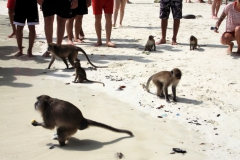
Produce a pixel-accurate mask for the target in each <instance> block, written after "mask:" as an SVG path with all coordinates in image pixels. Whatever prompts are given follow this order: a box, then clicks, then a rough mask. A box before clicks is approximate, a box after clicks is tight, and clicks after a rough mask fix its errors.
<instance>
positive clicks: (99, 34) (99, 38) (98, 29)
mask: <svg viewBox="0 0 240 160" xmlns="http://www.w3.org/2000/svg"><path fill="white" fill-rule="evenodd" d="M101 20H102V15H101V14H100V15H95V30H96V34H97V43H96V44H95V47H98V46H101V45H102V25H101ZM111 25H112V24H111Z"/></svg>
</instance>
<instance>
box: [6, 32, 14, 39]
mask: <svg viewBox="0 0 240 160" xmlns="http://www.w3.org/2000/svg"><path fill="white" fill-rule="evenodd" d="M7 37H8V38H15V33H12V34H10V35H8V36H7Z"/></svg>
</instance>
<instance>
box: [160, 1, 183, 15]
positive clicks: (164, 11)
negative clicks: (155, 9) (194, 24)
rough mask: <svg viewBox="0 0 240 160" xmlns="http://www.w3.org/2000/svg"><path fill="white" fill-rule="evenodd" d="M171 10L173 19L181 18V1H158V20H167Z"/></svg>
mask: <svg viewBox="0 0 240 160" xmlns="http://www.w3.org/2000/svg"><path fill="white" fill-rule="evenodd" d="M170 9H171V10H172V15H173V19H181V18H182V0H161V1H160V16H159V18H160V19H168V18H169V14H170Z"/></svg>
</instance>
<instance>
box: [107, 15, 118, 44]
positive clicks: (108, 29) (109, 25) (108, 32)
mask: <svg viewBox="0 0 240 160" xmlns="http://www.w3.org/2000/svg"><path fill="white" fill-rule="evenodd" d="M105 19H106V25H105V28H106V46H107V47H116V45H115V44H114V43H112V42H111V38H110V37H111V32H112V14H105Z"/></svg>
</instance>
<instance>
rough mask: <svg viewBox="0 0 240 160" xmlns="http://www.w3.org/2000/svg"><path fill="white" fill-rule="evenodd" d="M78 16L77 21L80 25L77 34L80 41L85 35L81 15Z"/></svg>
mask: <svg viewBox="0 0 240 160" xmlns="http://www.w3.org/2000/svg"><path fill="white" fill-rule="evenodd" d="M79 16H80V21H79V24H80V26H81V27H80V32H79V39H80V40H83V39H84V37H85V34H84V32H83V28H82V20H83V15H79Z"/></svg>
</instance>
